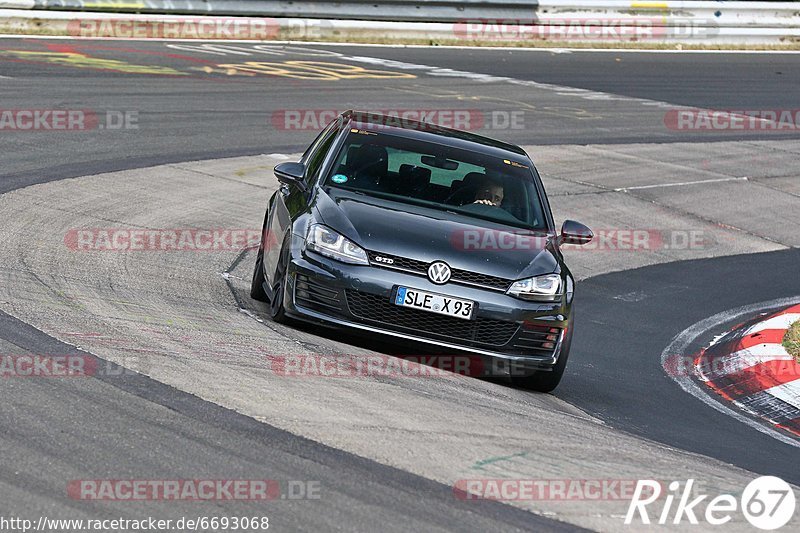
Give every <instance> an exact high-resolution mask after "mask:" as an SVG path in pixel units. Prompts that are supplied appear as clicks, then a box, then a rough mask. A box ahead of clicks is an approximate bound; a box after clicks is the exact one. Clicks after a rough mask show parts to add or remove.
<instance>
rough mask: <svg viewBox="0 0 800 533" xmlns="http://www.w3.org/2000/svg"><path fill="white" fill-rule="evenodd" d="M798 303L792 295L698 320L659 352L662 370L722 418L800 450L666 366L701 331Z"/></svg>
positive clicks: (799, 296) (777, 433)
mask: <svg viewBox="0 0 800 533" xmlns="http://www.w3.org/2000/svg"><path fill="white" fill-rule="evenodd" d="M798 301H800V295H797V296H792V297H789V298H779V299H777V300H770V301H768V302H761V303H757V304H752V305H745V306H742V307H737V308H736V309H731V310H729V311H723V312H722V313H717V314H716V315H714V316H711V317H708V318H706V319H705V320H701V321H700V322H698V323H696V324H694V325H693V326H690V327H688V328H686V329H685V330H683V331H682V332H680V333H679V334H678V335H676V336H675V338H674V339H672V342H671V343H670V344H669V346H667V347H666V348H664V351H663V352H661V367H662V368H664V371H665V372H666V374H667V375H668V376H669V377H670V378H672V380H674V381H675V383H677V384H678V386H679V387H680V388H681V389H683V390H684V392H687V393H689V394H691V395H692V396H694V397H695V398H697V399H698V400H700V401H701V402H703V403H704V404H706V405H707V406H709V407H711V408H712V409H714V410H716V411H719V412H720V413H722V414H724V415H728V416H730V417H732V418H735V419H736V420H738V421H739V422H741V423H743V424H746V425H748V426H750V427H751V428H753V429H755V430H756V431H759V432H761V433H764V434H765V435H768V436H770V437H772V438H773V439H775V440H778V441H780V442H783V443H784V444H788V445H789V446H794V447H795V448H800V442H798V441H797V440H795V439H793V438H791V437H789V436H787V435H784V434H783V433H780V432H778V431H776V430H774V429H772V428H769V427H767V426H765V425H762V424H760V423H759V422H757V421H755V420H753V419H752V418H748V417H747V416H745V415H743V414H741V413H738V412H736V411H734V410H733V409H731V408H730V407H728V406H726V405H724V404H722V403H720V402H718V401H717V400H715V399H713V398H711V397H710V396H709V395H708V393H707V392H706V391H704V390H703V389H701V388H700V386H699V385H698V384H697V383H695V382H694V381H692V378H691V377H689V376H676V375H672V374H674V373H670V372H669V371H668V370H667V365H668V364H669V362H670V360H671V359H672V358H673V357H674V356H675V355H683V354H684V352H685V351H686V349H687V348H688V347H689V345H690V344H691V343H692V341H694V340H695V339H696V338H697V337H699V336H700V335H701V334H702V333H703V332H705V331H708V330H709V329H711V328H714V327H716V326H719V325H720V324H724V323H725V322H731V321H733V320H736V319H737V318H738V317H741V316H744V315H751V314H754V313H758V312H759V311H764V310H766V309H773V308H776V307H781V306H790V305H792V304H796V303H797V302H798Z"/></svg>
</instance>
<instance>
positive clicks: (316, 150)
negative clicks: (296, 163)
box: [305, 124, 337, 182]
mask: <svg viewBox="0 0 800 533" xmlns="http://www.w3.org/2000/svg"><path fill="white" fill-rule="evenodd" d="M336 131H337V130H336V127H335V126H334V125H333V124H331V125H330V126H329V127H328V128H327V130H326V131H324V132H323V135H322V136H321V137H320V138H319V139H318V140H317V142H316V143H315V146H313V147H312V149H311V151H310V153H308V157H307V159H306V160H305V164H306V181H307V182H310V181H312V180H313V179H314V178H316V177H317V175H318V174H319V170H320V168H321V167H322V163H323V161H325V156H326V155H327V153H328V150H330V149H331V145H332V144H333V141H334V139H336Z"/></svg>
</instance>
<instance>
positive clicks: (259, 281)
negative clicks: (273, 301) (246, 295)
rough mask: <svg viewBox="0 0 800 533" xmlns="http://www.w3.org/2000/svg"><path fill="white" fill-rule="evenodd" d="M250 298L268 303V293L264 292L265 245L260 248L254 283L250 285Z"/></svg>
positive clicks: (254, 270)
mask: <svg viewBox="0 0 800 533" xmlns="http://www.w3.org/2000/svg"><path fill="white" fill-rule="evenodd" d="M250 297H251V298H252V299H254V300H258V301H259V302H266V301H267V300H268V299H269V298H267V293H266V292H265V291H264V245H263V243H262V244H261V246H259V247H258V255H256V266H255V269H253V281H252V282H251V283H250Z"/></svg>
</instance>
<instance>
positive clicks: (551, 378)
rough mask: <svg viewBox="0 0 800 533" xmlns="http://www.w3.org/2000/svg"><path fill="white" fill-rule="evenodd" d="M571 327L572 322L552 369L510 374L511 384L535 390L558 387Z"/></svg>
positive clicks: (570, 336)
mask: <svg viewBox="0 0 800 533" xmlns="http://www.w3.org/2000/svg"><path fill="white" fill-rule="evenodd" d="M573 329H574V328H573V326H572V324H570V328H569V332H568V333H567V338H566V339H564V344H563V345H562V346H561V354H560V355H559V356H558V362H557V363H556V364H555V365H554V366H553V370H551V371H549V372H548V371H542V372H535V373H533V374H531V375H529V376H511V383H512V385H514V386H517V387H521V388H523V389H528V390H532V391H536V392H553V390H555V388H556V387H558V384H559V383H561V378H562V377H563V376H564V370H565V369H566V368H567V359H569V350H570V346H571V345H572V331H573Z"/></svg>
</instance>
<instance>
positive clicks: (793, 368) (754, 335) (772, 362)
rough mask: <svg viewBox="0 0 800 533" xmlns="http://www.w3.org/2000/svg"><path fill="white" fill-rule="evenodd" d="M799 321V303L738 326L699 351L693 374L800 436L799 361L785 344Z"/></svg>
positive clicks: (748, 409)
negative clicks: (790, 353)
mask: <svg viewBox="0 0 800 533" xmlns="http://www.w3.org/2000/svg"><path fill="white" fill-rule="evenodd" d="M797 320H800V305H792V306H791V307H788V308H786V309H784V310H782V311H779V312H777V313H773V314H770V315H764V316H762V317H761V318H755V319H753V320H751V321H748V322H745V323H743V324H739V325H737V326H735V327H734V328H733V329H732V330H730V331H729V332H728V333H727V334H726V335H724V336H723V338H722V339H721V340H720V342H719V343H717V344H713V345H711V346H709V347H708V348H706V349H704V350H701V351H700V353H699V355H698V356H697V357H696V359H695V365H694V370H695V378H696V379H699V380H701V381H703V382H705V385H706V386H707V387H708V388H710V389H711V390H712V391H713V392H714V393H716V394H718V395H719V396H721V397H722V398H723V399H724V400H727V401H730V402H732V403H733V404H734V405H736V406H737V407H739V408H740V409H742V410H744V411H746V412H748V413H750V414H751V415H753V416H756V417H759V418H762V419H766V420H768V421H769V422H771V423H772V424H774V425H775V426H776V427H779V428H781V429H784V430H786V431H787V432H790V433H792V434H793V435H798V436H800V361H797V360H796V359H795V358H794V357H792V356H791V355H789V353H788V352H787V351H786V349H785V348H784V347H783V345H782V344H781V343H782V342H783V337H784V336H785V335H786V330H787V329H788V328H789V326H790V325H791V324H792V323H794V322H795V321H797ZM662 366H663V361H662Z"/></svg>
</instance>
